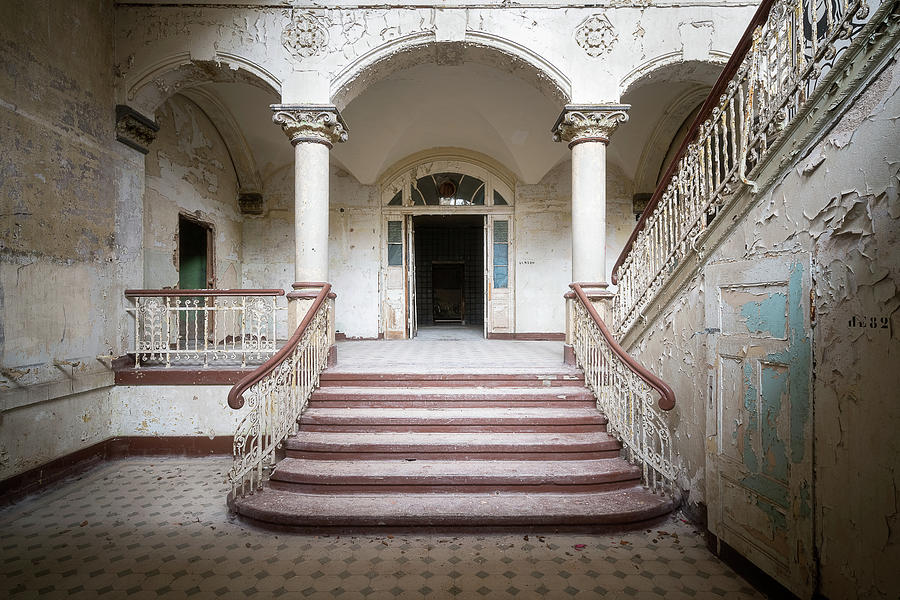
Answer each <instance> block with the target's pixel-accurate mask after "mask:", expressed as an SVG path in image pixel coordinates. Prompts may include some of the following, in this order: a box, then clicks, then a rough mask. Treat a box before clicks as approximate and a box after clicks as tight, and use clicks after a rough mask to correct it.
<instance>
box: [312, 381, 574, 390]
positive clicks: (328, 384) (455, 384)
mask: <svg viewBox="0 0 900 600" xmlns="http://www.w3.org/2000/svg"><path fill="white" fill-rule="evenodd" d="M423 385H424V386H425V387H445V388H467V387H483V388H504V387H520V388H554V387H564V386H565V387H573V386H574V387H578V386H583V385H584V380H583V379H535V380H521V379H492V380H490V381H472V380H469V379H465V380H463V379H460V380H458V381H424V382H422V381H410V380H408V379H404V380H371V379H348V380H346V381H332V380H327V379H323V380H321V381H320V382H319V387H320V388H328V389H333V388H339V387H399V388H409V387H419V386H423Z"/></svg>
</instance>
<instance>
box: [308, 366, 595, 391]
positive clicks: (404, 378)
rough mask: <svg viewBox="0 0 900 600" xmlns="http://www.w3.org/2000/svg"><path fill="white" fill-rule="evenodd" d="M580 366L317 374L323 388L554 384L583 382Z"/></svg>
mask: <svg viewBox="0 0 900 600" xmlns="http://www.w3.org/2000/svg"><path fill="white" fill-rule="evenodd" d="M583 384H584V374H583V373H582V372H581V370H580V369H568V368H561V369H558V370H553V371H534V370H520V371H519V372H515V371H511V372H508V373H478V372H468V373H377V372H341V371H334V370H330V369H329V370H327V371H325V372H324V373H322V375H321V377H320V385H321V386H322V387H323V388H324V387H334V386H345V385H349V386H354V387H370V386H376V387H414V386H427V387H471V386H473V385H476V386H480V387H556V386H571V385H583Z"/></svg>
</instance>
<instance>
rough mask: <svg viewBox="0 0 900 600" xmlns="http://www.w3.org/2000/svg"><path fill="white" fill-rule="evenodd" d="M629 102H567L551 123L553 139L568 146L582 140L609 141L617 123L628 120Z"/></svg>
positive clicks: (606, 142) (605, 142)
mask: <svg viewBox="0 0 900 600" xmlns="http://www.w3.org/2000/svg"><path fill="white" fill-rule="evenodd" d="M630 108H631V105H630V104H567V105H566V107H565V108H564V109H563V111H562V112H561V113H560V114H559V118H557V119H556V123H555V124H554V125H553V130H552V131H553V141H554V142H568V143H569V148H571V147H572V146H575V145H576V144H581V143H583V142H602V143H604V144H608V143H609V136H610V135H612V132H613V131H615V129H616V127H618V126H619V123H624V122H625V121H627V120H628V109H630Z"/></svg>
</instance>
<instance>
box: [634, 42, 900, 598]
mask: <svg viewBox="0 0 900 600" xmlns="http://www.w3.org/2000/svg"><path fill="white" fill-rule="evenodd" d="M897 115H900V63H898V61H897V59H896V57H895V60H894V61H893V62H892V63H890V64H889V65H888V67H887V68H886V69H885V70H884V71H883V72H882V73H880V74H879V75H878V76H877V77H876V78H875V79H874V80H873V81H872V82H871V83H870V84H869V85H868V86H867V88H866V90H865V92H864V93H863V94H862V96H861V97H859V98H858V99H857V100H856V101H855V102H854V103H853V104H852V105H851V106H850V107H849V108H848V109H847V110H846V111H845V113H844V114H843V116H842V117H841V118H840V120H839V122H838V123H837V125H836V126H835V127H834V128H833V129H832V130H830V131H829V132H827V134H826V135H825V136H824V138H823V139H822V141H821V142H820V143H818V145H817V146H815V147H814V148H812V149H811V150H810V151H809V152H808V153H807V154H806V155H804V156H801V157H800V158H798V159H797V160H796V162H795V163H794V164H793V166H792V167H791V168H790V169H788V170H786V171H785V172H784V173H783V174H782V176H781V177H780V179H779V180H778V181H777V182H776V184H775V185H774V186H773V187H771V188H770V189H769V190H768V191H767V192H766V193H765V194H764V195H763V196H762V197H760V198H758V199H757V200H756V201H755V203H754V205H753V207H752V208H751V209H750V212H749V213H748V214H747V215H746V216H745V217H744V219H743V220H742V221H741V222H740V223H739V224H738V225H737V226H736V228H735V229H734V231H733V232H732V233H731V234H730V235H729V236H728V237H726V238H725V239H724V241H723V242H722V243H721V244H720V245H719V246H718V248H716V249H715V250H714V251H713V253H712V255H711V256H710V257H709V259H708V261H707V262H706V263H705V264H704V266H703V267H702V268H701V269H700V271H699V272H698V273H697V274H696V275H695V277H694V278H693V279H692V280H691V281H690V282H689V283H688V284H687V286H686V288H685V289H684V290H683V291H681V292H680V293H679V294H678V296H677V297H676V298H675V300H674V301H672V302H670V303H669V305H668V306H666V307H665V310H664V311H663V313H662V314H661V316H660V317H659V318H657V319H655V320H654V321H653V322H651V323H649V324H647V326H646V328H645V329H644V330H643V332H642V333H641V335H640V336H639V338H638V340H637V342H636V343H635V344H634V345H633V347H632V348H631V351H632V353H633V354H635V355H636V356H637V357H638V358H639V359H640V360H641V362H642V363H643V364H645V365H646V366H648V367H649V368H650V369H651V370H653V371H655V372H656V373H658V374H659V375H660V376H661V377H662V378H663V379H664V380H666V381H667V382H668V383H669V384H670V385H672V387H673V388H674V389H675V391H676V394H677V396H678V402H679V404H678V406H677V407H676V409H675V410H674V411H673V413H674V414H673V415H672V422H673V425H674V427H675V436H676V445H675V447H676V449H677V451H678V454H679V457H680V460H681V461H682V465H683V467H684V469H685V474H684V478H683V480H682V481H681V485H682V487H684V488H685V489H688V490H689V496H688V500H689V502H690V503H691V505H693V506H694V508H696V509H698V510H700V511H702V510H703V508H702V507H703V503H704V502H705V501H706V499H707V498H706V494H708V493H710V486H711V485H713V482H712V481H710V480H708V478H707V477H706V475H707V469H708V468H709V467H710V465H709V464H706V462H705V461H706V459H705V450H704V435H705V434H709V435H715V434H716V431H715V430H711V429H710V427H712V425H707V427H706V428H705V427H704V426H703V425H702V424H703V423H705V422H706V403H707V401H708V399H709V393H710V391H709V389H708V386H709V384H710V381H709V379H708V376H707V375H708V373H709V372H710V369H711V368H712V366H711V365H709V364H708V355H709V348H708V347H707V345H708V343H712V342H711V341H710V340H712V339H713V336H716V335H718V334H719V332H718V331H717V330H716V327H718V325H717V324H716V323H714V319H712V318H711V315H709V314H704V310H705V309H704V308H703V307H704V304H705V305H706V306H707V307H709V306H710V299H709V298H708V297H707V295H709V294H712V293H713V290H712V287H711V286H713V285H714V284H713V282H712V281H711V279H710V273H712V272H714V271H715V270H717V269H718V270H721V269H722V268H723V267H727V266H729V265H731V264H739V261H748V260H749V261H755V262H756V263H757V264H762V261H766V260H775V261H777V262H778V263H780V264H783V265H786V266H791V265H793V266H791V269H792V271H791V272H792V273H793V272H795V271H796V270H797V265H801V267H800V270H803V269H806V268H808V266H810V265H811V269H812V272H811V273H810V275H811V278H812V298H811V304H812V306H811V310H810V314H809V315H793V316H792V313H791V311H796V310H798V309H799V308H800V307H801V306H806V305H807V304H809V303H810V300H807V299H804V298H799V297H796V298H795V297H794V296H793V295H785V294H780V293H772V294H762V295H759V294H756V293H755V292H753V291H752V290H750V289H747V290H745V291H744V292H742V293H744V294H746V295H748V297H747V298H746V299H745V300H741V301H740V302H738V303H737V304H736V305H735V306H738V309H737V310H736V312H735V313H734V319H735V323H739V324H741V326H743V327H745V328H746V329H748V330H749V331H750V332H751V333H754V334H760V335H763V334H765V335H770V334H771V335H773V336H774V334H775V332H778V334H779V335H780V336H782V337H784V336H786V337H785V339H786V340H788V341H790V340H792V338H791V335H795V334H796V335H810V336H811V340H812V356H809V354H808V353H806V354H805V353H804V352H805V351H804V352H800V353H799V354H798V353H797V352H798V350H797V348H794V344H793V342H792V343H791V346H789V348H788V351H787V353H785V354H783V355H780V356H779V357H778V359H779V361H784V362H785V363H786V364H787V365H790V368H791V370H792V371H797V375H796V376H795V375H791V376H790V377H791V378H790V379H789V380H783V377H782V375H781V374H780V373H778V372H774V371H772V372H770V373H768V374H767V373H765V372H764V373H762V376H761V379H760V380H759V381H758V384H759V385H761V386H763V387H767V389H768V391H769V393H768V397H770V398H779V399H783V400H784V401H785V402H786V404H784V406H783V407H772V408H771V411H770V413H771V414H769V415H768V417H767V418H769V419H772V423H775V424H777V423H782V422H783V423H790V426H791V427H790V428H789V429H788V428H784V427H781V426H780V425H779V426H778V427H776V428H775V429H774V437H772V438H771V439H768V440H765V439H764V440H761V442H760V443H762V446H759V447H756V446H748V445H746V444H745V445H744V450H745V452H749V453H750V454H749V455H748V456H746V457H745V460H744V462H745V463H753V462H754V461H757V460H758V461H763V460H768V456H769V454H768V453H767V452H766V450H765V448H767V447H768V448H773V449H777V448H779V447H781V448H784V449H785V452H787V454H788V455H792V456H796V455H797V454H798V453H799V454H801V455H802V454H803V446H804V445H806V447H808V448H810V449H812V452H813V468H814V472H815V478H814V487H813V488H812V490H811V491H810V490H809V489H799V490H796V491H797V493H798V494H799V495H798V496H797V499H796V501H795V502H796V503H795V504H792V510H794V511H796V512H794V513H793V515H794V516H795V517H797V518H809V516H810V514H811V515H812V518H813V520H814V522H815V529H814V536H815V539H814V544H815V553H816V555H817V557H818V558H817V564H815V565H813V566H812V568H813V570H816V571H818V577H819V580H818V589H817V591H818V592H819V593H821V594H822V595H823V596H824V597H828V598H896V597H897V596H898V595H900V578H898V577H897V575H896V565H897V564H898V563H900V539H898V531H900V529H898V527H897V518H898V517H897V514H898V512H897V507H898V502H900V500H898V491H897V490H898V489H900V473H898V465H900V446H898V442H897V435H896V432H897V431H898V430H900V408H898V405H897V403H896V398H897V389H898V388H900V371H898V369H897V365H898V364H900V194H898V190H900V146H898V144H897V140H898V139H900V128H898V122H897ZM789 279H790V278H789ZM786 285H787V286H788V287H787V288H786V289H788V290H790V289H793V288H791V287H790V281H787V283H786ZM786 293H787V292H786ZM790 294H793V293H792V292H790ZM726 300H727V299H726ZM737 300H740V299H737ZM737 300H736V302H737ZM790 319H794V320H797V319H799V320H800V321H803V320H804V319H806V320H807V321H809V320H811V321H812V329H811V332H810V331H807V332H805V333H804V332H792V331H790V328H789V327H788V329H789V331H787V333H785V328H786V324H787V322H788V320H790ZM711 325H714V326H715V327H712V328H711V327H710V326H711ZM723 327H724V325H723ZM791 348H794V350H791ZM747 351H748V352H753V351H754V348H753V346H752V344H751V346H750V347H749V349H748V350H747ZM804 371H805V374H804V373H803V372H804ZM810 371H811V372H810ZM810 381H811V389H810ZM755 385H757V381H756V380H752V381H749V382H747V381H745V387H747V388H748V389H750V388H751V387H753V386H755ZM764 391H765V390H764ZM763 395H764V396H765V395H766V394H765V393H764V394H763ZM810 400H811V401H812V402H813V405H812V415H813V422H812V428H811V431H812V432H813V433H812V434H811V435H813V436H814V439H812V440H810V439H808V436H809V435H810V434H805V433H804V429H803V428H804V427H807V426H808V425H809V424H808V423H804V422H803V419H804V417H803V416H802V415H801V414H800V413H798V412H796V411H798V409H799V411H800V412H802V411H803V410H804V402H808V401H810ZM720 401H724V400H722V399H720ZM737 401H740V400H739V399H738V400H737ZM787 409H790V410H792V411H795V412H794V413H793V414H792V415H791V416H790V418H787V416H786V415H785V414H784V413H783V410H787ZM778 415H781V416H778ZM759 418H763V415H759ZM798 425H800V426H801V428H800V429H799V430H798V429H796V427H797V426H798ZM721 427H722V428H723V430H722V431H719V432H718V435H720V436H721V435H725V436H730V435H735V436H738V437H742V436H741V432H740V427H743V424H741V423H731V422H727V421H726V422H723V423H722V424H721ZM735 427H737V429H735ZM735 439H736V440H737V439H738V438H735ZM777 454H779V452H775V453H774V455H777ZM751 459H752V460H751ZM763 466H764V465H760V468H762V467H763ZM765 468H766V469H768V472H770V473H771V476H772V477H774V476H775V475H776V474H777V473H779V472H781V471H779V469H781V470H782V471H783V470H784V469H786V468H793V467H788V466H787V465H780V464H779V463H778V462H777V461H776V462H774V463H770V464H768V465H766V466H765ZM733 508H734V507H732V509H733ZM789 514H791V513H789ZM773 516H775V515H773ZM777 516H778V517H779V518H780V513H779V515H777ZM711 518H712V516H711ZM783 525H784V523H782V525H781V526H783ZM773 527H774V530H775V531H776V532H777V530H778V527H779V520H778V519H776V520H775V521H773Z"/></svg>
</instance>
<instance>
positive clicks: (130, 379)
mask: <svg viewBox="0 0 900 600" xmlns="http://www.w3.org/2000/svg"><path fill="white" fill-rule="evenodd" d="M255 369H256V367H248V368H244V369H219V368H215V367H213V368H210V369H185V368H168V369H167V368H165V367H150V368H134V367H132V368H127V369H119V370H117V371H116V385H234V384H236V383H237V382H238V381H240V380H241V379H243V378H244V377H246V376H247V375H249V374H250V373H252V372H253V371H254V370H255Z"/></svg>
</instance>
